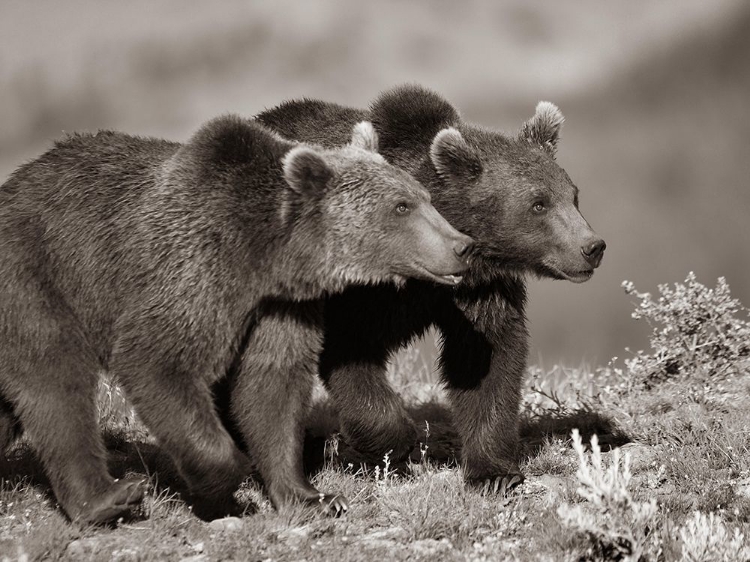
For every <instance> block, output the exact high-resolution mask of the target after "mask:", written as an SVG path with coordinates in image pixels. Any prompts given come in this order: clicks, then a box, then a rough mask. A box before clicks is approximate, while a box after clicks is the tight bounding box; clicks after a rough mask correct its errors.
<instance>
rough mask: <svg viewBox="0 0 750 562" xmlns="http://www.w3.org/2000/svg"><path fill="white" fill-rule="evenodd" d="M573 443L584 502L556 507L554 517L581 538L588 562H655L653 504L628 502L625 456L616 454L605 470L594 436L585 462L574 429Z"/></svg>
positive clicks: (629, 493) (628, 478) (626, 462)
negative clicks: (650, 561) (618, 561)
mask: <svg viewBox="0 0 750 562" xmlns="http://www.w3.org/2000/svg"><path fill="white" fill-rule="evenodd" d="M572 437H573V448H574V449H575V451H576V453H577V454H578V461H579V463H580V464H579V467H578V472H576V477H577V479H578V482H579V484H580V486H579V487H578V489H577V490H576V492H577V493H578V495H579V496H581V497H582V498H583V499H585V500H587V501H586V502H584V503H581V504H576V505H571V504H568V503H563V504H562V505H560V507H559V508H558V509H557V514H558V516H559V517H560V520H561V522H562V524H563V525H564V526H565V527H567V528H569V529H571V530H572V531H574V532H575V533H577V534H578V535H580V536H581V538H582V539H583V540H584V542H585V544H586V545H587V550H588V553H587V555H588V556H589V559H596V560H624V561H632V562H638V561H642V560H651V559H656V556H658V554H659V549H660V547H659V541H658V538H657V537H656V535H655V534H654V533H653V532H652V530H653V529H654V528H655V527H656V520H655V518H656V514H657V507H656V500H654V499H653V498H652V499H651V500H650V501H648V502H639V501H636V500H635V499H633V497H632V495H631V492H630V488H629V485H630V478H631V474H630V457H629V455H627V454H626V455H625V458H624V459H621V457H620V452H619V450H618V449H615V450H614V451H612V461H611V463H610V464H609V466H605V463H603V462H602V454H601V450H600V448H599V442H598V439H597V437H596V435H594V436H593V437H592V438H591V455H590V457H589V455H587V454H586V452H585V451H584V447H583V443H582V441H581V436H580V434H579V432H578V430H577V429H574V430H573V432H572ZM584 558H585V556H584Z"/></svg>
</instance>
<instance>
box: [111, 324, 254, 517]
mask: <svg viewBox="0 0 750 562" xmlns="http://www.w3.org/2000/svg"><path fill="white" fill-rule="evenodd" d="M134 317H137V316H135V315H134ZM165 320H168V319H165ZM136 324H138V325H134V326H133V329H132V330H131V329H129V327H128V326H123V328H122V332H121V333H122V336H121V337H120V339H119V341H118V344H117V346H116V348H115V352H114V354H113V356H112V358H111V360H110V371H111V372H112V374H113V376H114V377H115V378H116V379H117V380H118V381H119V382H120V383H121V384H122V386H123V388H124V389H125V393H126V395H127V397H128V399H129V400H130V401H131V402H132V403H133V406H134V407H135V410H136V412H137V413H138V415H139V417H140V418H141V420H143V422H144V424H145V425H146V427H147V428H148V429H149V431H150V432H151V433H152V434H153V435H154V436H155V437H156V439H157V441H158V442H159V444H160V445H161V446H162V447H163V448H164V449H165V450H166V451H167V452H168V453H169V455H170V456H171V457H172V459H173V461H174V462H175V465H176V466H177V469H178V471H179V473H180V475H181V476H182V478H183V479H184V480H185V481H186V483H187V485H188V491H189V495H190V497H189V501H190V503H192V505H193V512H194V513H195V515H196V516H198V517H199V518H201V519H204V520H211V519H216V518H219V517H224V516H226V515H239V514H240V513H241V509H240V508H239V506H238V505H237V504H236V502H235V500H234V498H233V493H234V491H235V490H236V489H237V488H238V486H239V484H240V483H241V482H242V480H243V479H244V478H245V476H246V475H247V474H248V473H249V469H250V465H249V462H248V460H247V458H246V457H245V455H244V454H243V453H242V452H241V451H240V450H239V449H238V447H237V445H236V444H235V442H234V440H233V439H232V438H231V437H230V435H229V433H228V432H227V430H226V429H225V428H224V426H223V424H222V423H221V422H220V420H219V416H218V414H217V413H216V410H215V408H214V402H213V397H212V394H211V391H210V388H209V382H210V379H211V376H209V375H208V374H207V373H210V372H211V371H212V369H216V366H215V364H216V360H215V357H220V356H221V353H222V351H221V349H222V346H221V344H220V342H210V341H204V340H201V339H198V338H195V337H192V336H191V335H190V334H188V333H184V334H177V333H175V331H176V329H177V327H178V326H179V325H180V323H179V322H178V321H176V320H175V321H172V324H173V325H172V326H168V327H167V325H166V323H165V325H164V326H162V327H161V328H157V326H156V325H151V326H144V325H143V317H142V316H141V320H139V322H137V323H136ZM207 358H212V359H207ZM207 379H208V380H207Z"/></svg>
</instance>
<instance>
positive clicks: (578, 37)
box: [0, 0, 750, 367]
mask: <svg viewBox="0 0 750 562" xmlns="http://www.w3.org/2000/svg"><path fill="white" fill-rule="evenodd" d="M404 82H418V83H421V84H424V85H426V86H428V87H431V88H434V89H435V90H437V91H438V92H440V93H441V94H443V95H444V96H445V97H447V98H448V99H449V100H450V101H451V102H452V103H453V104H454V105H456V106H457V107H458V108H459V109H460V110H461V112H462V114H463V116H464V118H465V119H467V120H469V121H472V122H476V123H481V124H483V125H485V126H488V127H493V128H498V129H501V130H503V131H507V132H510V133H513V132H515V131H516V130H517V129H518V128H519V127H520V125H521V123H522V122H523V121H524V120H525V119H526V118H528V117H530V116H531V115H532V114H533V111H534V106H535V105H536V103H537V101H538V100H542V99H545V100H550V101H553V102H555V103H556V104H558V105H559V106H560V108H561V109H562V111H563V113H564V114H565V116H566V118H567V122H566V125H565V127H564V129H563V138H562V142H561V147H560V150H559V153H558V161H559V162H560V164H561V165H562V166H563V167H565V168H566V169H567V171H568V173H569V174H570V176H571V177H572V178H573V180H574V182H576V183H577V184H578V186H579V187H580V189H581V208H582V210H583V212H584V215H585V216H586V218H587V219H588V220H589V222H590V223H591V224H592V226H593V227H594V228H595V229H596V230H597V231H598V232H599V233H600V234H601V235H602V236H603V237H604V238H605V239H606V241H607V245H608V247H607V252H606V255H605V258H604V262H603V264H602V267H601V269H600V270H599V271H598V272H597V274H596V275H595V276H594V278H593V279H592V280H591V281H590V282H588V283H585V284H582V285H573V284H570V283H566V282H560V281H549V280H543V281H532V282H531V283H530V289H529V296H530V306H529V316H530V328H531V334H532V343H533V347H532V354H531V357H530V363H542V364H543V365H544V366H546V367H550V366H552V365H553V364H554V363H558V362H562V363H564V364H567V365H572V366H578V365H580V364H581V363H582V362H587V363H590V364H600V363H606V362H607V361H608V360H609V358H610V357H612V356H615V355H617V356H620V357H622V356H623V348H624V347H625V346H630V347H631V348H632V349H634V350H635V349H640V348H643V347H644V346H645V344H646V334H647V331H648V330H647V326H645V325H640V324H638V323H637V322H636V321H634V320H632V319H631V318H630V312H631V310H632V305H631V303H630V301H629V298H628V297H627V296H626V295H625V294H624V292H623V291H622V289H621V288H620V283H621V281H622V280H623V279H628V280H631V281H633V282H635V284H636V287H637V288H639V289H640V290H641V291H644V290H648V291H651V292H656V284H657V283H664V282H674V281H681V280H683V279H684V278H685V276H686V274H687V272H688V271H690V270H694V271H695V272H696V274H697V276H698V279H699V280H700V281H702V282H703V283H705V284H707V285H713V284H714V283H715V280H716V278H717V277H719V276H726V278H727V280H728V282H729V284H730V286H731V288H732V290H733V293H734V295H735V296H736V297H738V298H740V299H741V300H742V301H743V303H744V304H746V305H750V263H749V261H748V258H749V257H750V247H749V245H750V242H749V240H750V236H748V227H747V223H748V220H750V107H749V106H748V103H749V101H750V3H747V2H745V1H743V0H714V1H713V2H704V1H703V0H662V1H661V2H648V1H646V0H637V1H631V2H619V3H613V2H601V1H599V0H576V1H570V2H564V3H563V2H542V1H541V0H538V1H528V0H516V1H509V0H505V1H498V0H478V1H463V2H454V1H449V0H443V1H433V2H426V1H424V2H409V3H406V2H399V1H398V0H387V1H383V0H378V1H377V2H374V1H370V2H361V1H353V0H349V1H344V0H342V1H316V2H303V1H301V0H300V1H296V2H292V1H287V0H275V1H264V2H245V1H228V0H227V1H223V2H215V3H208V2H205V3H200V4H197V3H196V4H193V3H184V2H180V1H177V0H167V1H160V2H151V1H147V0H131V1H129V2H119V3H118V2H113V1H112V2H103V1H102V2H95V1H93V0H92V1H86V2H84V1H78V0H68V1H66V2H64V3H63V2H53V1H51V0H46V1H42V0H36V1H34V2H26V1H23V0H21V1H17V2H16V1H7V0H5V1H0V182H1V181H5V179H6V178H7V176H8V174H10V173H11V172H12V170H13V169H14V168H15V167H16V166H17V165H19V164H20V163H22V162H23V161H25V160H27V159H29V158H32V157H34V156H36V155H38V154H39V153H41V152H42V151H43V150H44V149H45V148H47V147H49V146H50V145H51V141H52V139H54V138H57V137H59V136H60V135H61V134H62V132H63V131H74V130H96V129H99V128H112V129H118V130H122V131H126V132H129V133H135V134H142V135H157V136H163V137H166V138H170V139H175V140H184V139H186V138H187V137H188V136H189V135H190V133H191V132H192V131H194V130H195V129H196V128H197V127H198V126H199V124H200V123H201V122H203V121H205V120H206V119H208V118H210V117H213V116H215V115H217V114H220V113H225V112H238V113H240V114H243V115H246V116H251V115H253V114H255V113H257V112H259V111H261V110H262V109H264V108H267V107H272V106H274V105H276V104H277V103H279V102H280V101H282V100H284V99H288V98H295V97H302V96H307V97H316V98H323V99H326V100H330V101H336V102H339V103H343V104H351V105H356V106H365V105H367V104H368V103H369V101H370V100H371V99H373V98H374V97H375V96H376V95H377V93H378V92H380V91H382V90H384V89H387V88H389V87H391V86H393V85H396V84H400V83H404ZM425 349H430V345H429V344H426V348H425Z"/></svg>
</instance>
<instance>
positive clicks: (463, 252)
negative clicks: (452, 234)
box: [453, 237, 474, 260]
mask: <svg viewBox="0 0 750 562" xmlns="http://www.w3.org/2000/svg"><path fill="white" fill-rule="evenodd" d="M473 249H474V241H473V240H472V239H471V238H468V237H467V238H466V239H465V240H460V241H459V242H456V243H455V244H453V252H454V253H455V254H456V255H457V256H458V257H459V258H461V259H463V260H465V259H467V258H468V257H469V255H470V254H471V251H472V250H473Z"/></svg>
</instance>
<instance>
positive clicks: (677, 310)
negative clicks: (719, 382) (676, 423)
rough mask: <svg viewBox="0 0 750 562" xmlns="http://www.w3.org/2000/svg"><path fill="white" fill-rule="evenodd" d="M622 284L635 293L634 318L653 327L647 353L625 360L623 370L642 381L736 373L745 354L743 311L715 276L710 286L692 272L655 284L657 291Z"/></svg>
mask: <svg viewBox="0 0 750 562" xmlns="http://www.w3.org/2000/svg"><path fill="white" fill-rule="evenodd" d="M622 287H623V288H624V289H625V292H626V293H627V294H629V295H633V296H635V297H637V298H638V299H639V300H640V302H639V303H638V305H637V307H636V309H635V311H634V312H633V313H632V316H633V318H636V319H644V320H646V322H648V323H649V325H651V327H652V328H653V330H652V332H651V336H650V342H651V348H652V352H651V353H644V352H643V351H639V352H638V353H637V354H636V355H635V357H633V358H632V359H629V360H626V366H627V367H628V370H629V371H630V372H631V373H632V374H633V375H635V376H637V377H639V378H640V379H641V380H643V381H645V382H647V383H653V382H658V381H662V380H667V379H670V378H676V377H681V376H690V375H694V374H699V375H703V376H705V377H710V378H714V379H716V378H720V377H724V376H727V375H730V374H735V373H738V372H741V370H742V369H743V368H745V367H746V365H747V362H748V360H749V359H750V322H748V320H747V317H748V311H747V309H745V308H744V307H743V306H742V305H741V304H740V302H739V301H738V300H737V299H733V298H732V297H731V295H730V292H729V285H728V284H727V282H726V280H725V279H724V278H723V277H720V278H719V280H718V282H717V284H716V287H715V288H713V289H710V288H708V287H706V286H705V285H703V284H701V283H699V282H698V281H697V280H696V278H695V274H694V273H693V272H692V271H691V272H690V273H689V274H688V276H687V278H686V279H685V283H684V284H682V283H675V284H674V288H672V287H670V286H669V285H667V284H663V285H659V287H658V288H659V293H660V296H659V298H658V299H656V300H654V299H653V298H652V296H651V294H650V293H639V292H638V291H637V290H636V288H635V285H634V284H633V283H632V282H630V281H623V283H622Z"/></svg>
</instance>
